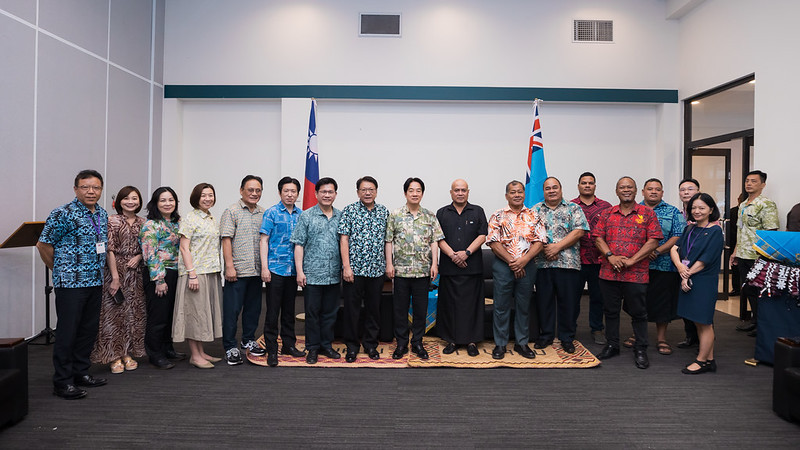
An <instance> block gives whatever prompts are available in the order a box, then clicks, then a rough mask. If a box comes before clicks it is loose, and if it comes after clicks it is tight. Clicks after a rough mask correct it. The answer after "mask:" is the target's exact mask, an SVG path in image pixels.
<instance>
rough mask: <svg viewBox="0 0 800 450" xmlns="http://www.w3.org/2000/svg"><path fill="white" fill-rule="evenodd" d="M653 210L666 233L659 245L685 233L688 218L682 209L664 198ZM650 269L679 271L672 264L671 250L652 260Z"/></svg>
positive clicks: (662, 232)
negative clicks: (684, 215)
mask: <svg viewBox="0 0 800 450" xmlns="http://www.w3.org/2000/svg"><path fill="white" fill-rule="evenodd" d="M642 205H644V203H642ZM645 206H646V205H645ZM653 212H654V213H656V217H657V218H658V223H659V225H661V234H663V235H664V237H662V238H661V240H660V241H658V245H659V246H661V245H664V243H665V242H667V241H668V240H670V239H672V238H673V237H675V236H678V237H680V236H681V235H683V230H684V229H685V228H686V218H684V217H683V213H682V212H681V210H680V209H678V208H676V207H674V206H672V205H670V204H669V203H667V202H665V201H663V200H662V201H661V203H659V204H657V205H656V206H655V208H653ZM650 270H658V271H661V272H677V271H678V269H676V268H675V265H674V264H672V259H671V257H670V255H669V252H664V253H662V254H661V255H659V256H658V258H656V259H655V260H654V261H650Z"/></svg>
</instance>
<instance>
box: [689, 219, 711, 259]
mask: <svg viewBox="0 0 800 450" xmlns="http://www.w3.org/2000/svg"><path fill="white" fill-rule="evenodd" d="M709 225H711V224H706V226H704V227H703V230H705V229H706V228H708V226H709ZM695 228H697V227H696V226H694V227H692V229H691V230H689V236H686V247H687V249H686V257H687V258H688V257H689V253H691V251H692V246H693V245H694V244H695V243H697V237H695V239H694V241H692V232H693V231H694V230H695Z"/></svg>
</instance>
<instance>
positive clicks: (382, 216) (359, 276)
mask: <svg viewBox="0 0 800 450" xmlns="http://www.w3.org/2000/svg"><path fill="white" fill-rule="evenodd" d="M356 194H357V195H358V201H357V202H355V203H352V204H350V205H347V206H346V207H345V208H344V210H343V211H342V218H341V219H339V247H340V248H339V251H340V253H341V254H342V277H343V278H344V340H345V343H346V344H347V354H346V355H345V361H347V362H355V360H356V358H357V357H358V351H359V346H360V345H361V344H363V346H364V352H365V353H367V355H369V358H370V359H379V358H380V354H379V353H378V350H377V347H378V331H379V330H380V327H379V323H380V314H381V310H380V302H381V290H382V288H383V276H384V274H385V273H386V254H385V249H386V243H385V240H386V220H387V218H388V217H389V210H388V209H386V207H385V206H383V205H379V204H377V203H375V198H376V197H377V196H378V181H377V180H375V178H373V177H371V176H365V177H362V178H359V179H358V181H356ZM362 303H363V304H364V312H365V315H364V337H363V339H361V340H359V336H360V335H361V333H360V330H359V329H358V318H359V315H360V313H361V304H362Z"/></svg>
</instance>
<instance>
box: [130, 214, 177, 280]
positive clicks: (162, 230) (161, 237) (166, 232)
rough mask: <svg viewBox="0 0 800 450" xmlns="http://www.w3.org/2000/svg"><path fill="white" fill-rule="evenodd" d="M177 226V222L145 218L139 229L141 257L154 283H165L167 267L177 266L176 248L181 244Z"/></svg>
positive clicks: (174, 267) (174, 268) (175, 267)
mask: <svg viewBox="0 0 800 450" xmlns="http://www.w3.org/2000/svg"><path fill="white" fill-rule="evenodd" d="M179 226H180V225H179V222H171V221H168V220H163V219H160V220H147V221H145V223H144V224H143V225H142V229H141V230H140V231H139V242H140V243H141V245H142V258H143V259H144V263H145V265H146V266H147V270H148V271H149V272H150V280H151V281H155V282H156V284H163V283H165V281H164V276H165V275H166V271H167V269H172V270H176V269H177V268H178V250H179V249H180V244H181V238H180V236H178V227H179Z"/></svg>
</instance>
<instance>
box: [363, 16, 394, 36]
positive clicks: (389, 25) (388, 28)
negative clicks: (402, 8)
mask: <svg viewBox="0 0 800 450" xmlns="http://www.w3.org/2000/svg"><path fill="white" fill-rule="evenodd" d="M359 16H360V22H361V23H360V24H359V25H360V26H359V32H358V35H359V36H391V37H400V14H369V13H361V14H359Z"/></svg>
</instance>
